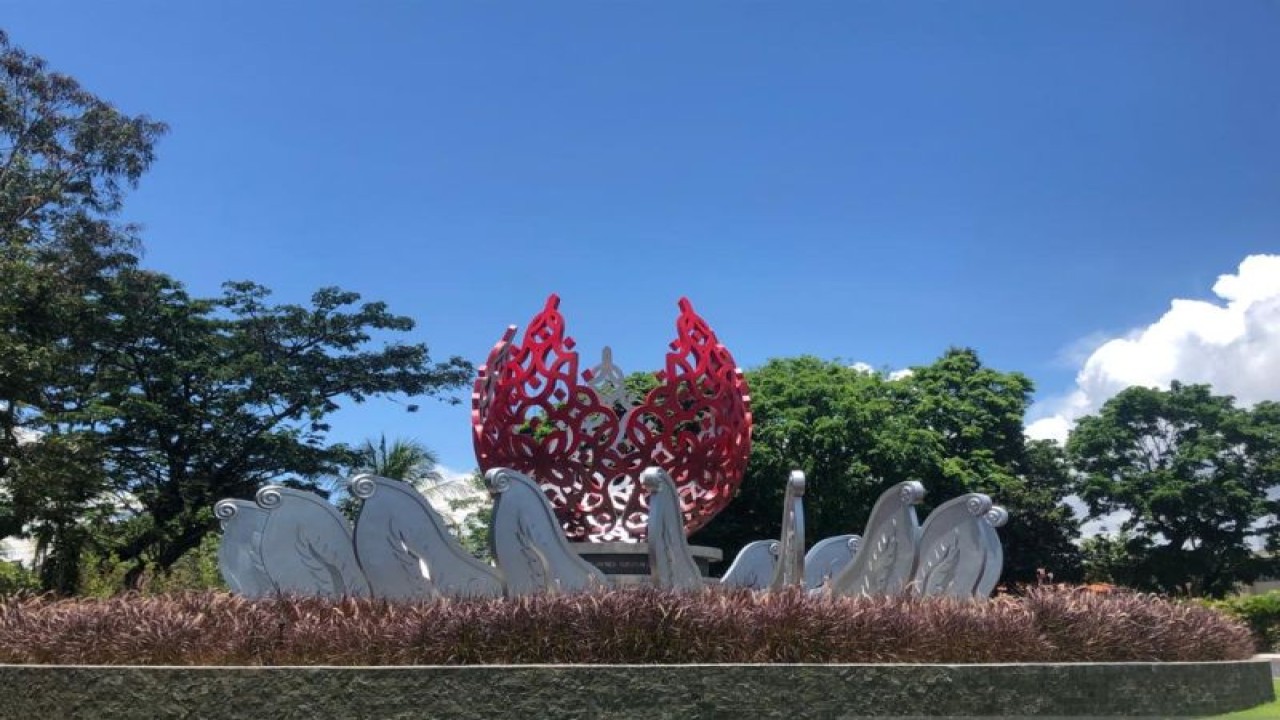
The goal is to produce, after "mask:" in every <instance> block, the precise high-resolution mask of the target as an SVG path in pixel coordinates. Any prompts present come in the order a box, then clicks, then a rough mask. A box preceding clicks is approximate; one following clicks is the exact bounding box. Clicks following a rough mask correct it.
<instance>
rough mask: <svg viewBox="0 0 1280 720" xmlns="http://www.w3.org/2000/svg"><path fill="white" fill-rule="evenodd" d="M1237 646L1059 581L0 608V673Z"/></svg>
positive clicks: (1204, 627) (1116, 652) (1208, 617)
mask: <svg viewBox="0 0 1280 720" xmlns="http://www.w3.org/2000/svg"><path fill="white" fill-rule="evenodd" d="M1251 654H1252V644H1251V642H1250V637H1249V633H1248V631H1247V630H1246V629H1245V628H1244V627H1243V626H1242V625H1240V624H1239V623H1237V622H1235V621H1233V620H1230V619H1229V618H1226V617H1225V616H1223V615H1221V614H1219V613H1217V612H1214V611H1212V610H1210V609H1208V608H1204V607H1200V606H1197V605H1193V604H1187V603H1177V602H1170V601H1167V600H1162V599H1158V598H1154V597H1151V596H1145V595H1125V596H1114V597H1113V596H1098V595H1088V594H1087V593H1082V592H1077V591H1065V590H1061V589H1055V588H1045V589H1037V590H1034V591H1032V592H1030V593H1029V594H1028V595H1027V596H1025V597H1021V598H1014V597H999V598H995V599H993V600H989V601H982V602H968V601H957V600H950V599H938V598H932V599H920V598H903V597H891V598H835V599H832V598H824V597H813V596H808V595H805V594H803V593H799V592H785V593H775V594H757V593H751V592H748V591H731V590H722V589H714V590H707V591H704V592H700V593H672V592H662V591H657V590H652V589H627V590H611V591H607V592H600V593H593V594H580V595H558V596H533V597H523V598H516V599H511V600H479V599H477V600H432V601H425V602H418V603H396V602H389V601H382V600H365V599H343V600H324V599H318V598H288V597H285V598H274V599H265V600H247V599H244V598H240V597H236V596H232V595H228V594H225V593H218V592H192V593H181V594H173V595H165V596H142V595H131V596H119V597H114V598H106V599H95V598H80V599H66V600H57V599H52V598H41V597H31V596H14V597H10V598H7V599H0V663H70V664H130V665H155V664H164V665H293V664H298V665H435V664H446V665H457V664H491V663H602V664H616V663H730V662H745V663H780V662H812V663H858V662H906V663H926V662H940V663H970V662H1059V661H1067V662H1075V661H1082V662H1083V661H1121V660H1151V661H1165V660H1228V659H1239V658H1246V657H1249V656H1250V655H1251Z"/></svg>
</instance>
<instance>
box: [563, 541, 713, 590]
mask: <svg viewBox="0 0 1280 720" xmlns="http://www.w3.org/2000/svg"><path fill="white" fill-rule="evenodd" d="M569 547H570V548H572V549H573V551H574V552H575V553H577V554H578V556H579V557H581V558H582V559H583V560H586V561H587V562H589V563H591V564H592V565H595V566H596V567H597V568H599V569H600V572H602V573H604V574H605V575H606V576H607V577H608V578H609V581H610V582H612V583H613V584H614V585H641V584H645V583H648V582H649V543H643V542H638V543H629V542H602V543H569ZM689 553H690V554H691V555H693V561H694V562H695V563H697V564H698V570H700V571H702V576H703V577H710V576H711V563H713V562H720V561H721V560H723V559H724V553H723V552H721V551H720V550H719V549H718V548H713V547H704V546H702V545H690V546H689Z"/></svg>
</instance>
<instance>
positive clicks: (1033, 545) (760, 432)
mask: <svg viewBox="0 0 1280 720" xmlns="http://www.w3.org/2000/svg"><path fill="white" fill-rule="evenodd" d="M747 380H748V383H749V385H750V387H751V398H752V414H753V416H754V432H753V440H752V454H751V461H750V464H749V465H748V468H747V472H746V475H745V476H744V479H743V482H742V486H741V487H740V488H739V492H738V496H737V498H736V499H735V500H734V501H733V503H731V504H730V505H729V507H728V508H726V510H725V511H724V512H722V513H721V514H720V515H719V516H718V517H717V518H716V520H714V521H713V522H712V523H711V524H710V525H709V526H708V527H707V528H706V529H704V530H703V531H702V532H700V533H699V534H698V535H697V536H696V537H695V538H694V540H695V541H696V542H704V543H707V544H711V545H716V546H719V547H722V548H724V549H725V551H726V552H727V553H732V552H736V551H737V549H738V548H739V547H741V546H742V545H744V544H745V543H747V542H749V541H751V540H756V539H760V538H764V537H776V536H777V534H778V532H779V522H780V516H781V507H782V495H783V487H784V481H785V479H786V477H787V474H788V472H789V471H790V470H791V469H800V470H803V471H804V472H805V474H806V476H807V478H808V483H807V484H806V489H805V513H806V518H805V520H806V532H807V534H808V536H809V541H810V542H813V541H816V540H820V539H822V538H823V537H828V536H831V535H837V534H842V533H850V532H860V531H861V530H862V527H861V526H862V524H863V523H864V522H865V521H866V519H867V516H868V515H869V514H870V512H871V507H872V505H873V504H874V503H875V500H876V498H877V497H879V495H880V493H881V492H883V491H884V489H885V488H887V487H889V486H890V485H892V484H894V483H897V482H901V481H904V480H920V481H922V482H924V484H925V487H926V488H928V495H927V496H926V502H925V505H924V507H923V508H922V509H923V510H925V511H927V510H928V509H930V508H931V507H933V506H935V505H936V504H938V503H940V502H942V501H945V500H947V499H949V498H951V497H954V496H955V495H956V494H958V493H961V492H969V491H979V492H987V493H989V494H991V495H992V497H993V498H994V499H995V501H996V502H997V503H998V504H1001V505H1003V506H1005V507H1006V508H1008V509H1009V511H1010V514H1011V516H1012V517H1011V519H1010V522H1009V525H1008V526H1006V527H1005V528H1003V529H1002V530H1001V534H1002V535H1004V536H1005V537H1006V548H1007V556H1006V559H1007V564H1006V568H1007V569H1006V572H1005V577H1006V579H1008V580H1010V581H1030V580H1033V579H1034V578H1035V577H1036V573H1037V570H1039V569H1041V568H1045V569H1047V570H1049V571H1051V572H1054V573H1055V574H1056V575H1057V576H1059V577H1062V578H1063V579H1071V578H1074V577H1078V576H1079V573H1080V567H1079V557H1078V552H1077V550H1076V548H1075V545H1074V544H1073V542H1072V541H1073V540H1074V539H1075V537H1076V534H1077V528H1076V526H1075V522H1074V519H1073V517H1072V514H1071V511H1070V509H1069V508H1067V507H1066V506H1065V505H1064V504H1063V499H1064V498H1065V497H1066V495H1067V494H1068V492H1069V476H1068V474H1067V472H1066V470H1065V466H1064V464H1063V462H1062V457H1061V455H1060V453H1059V452H1058V451H1057V450H1056V448H1055V447H1054V446H1052V445H1051V444H1045V443H1028V442H1027V440H1026V439H1025V437H1024V435H1023V432H1022V428H1023V425H1022V418H1023V415H1024V414H1025V412H1026V408H1027V404H1028V403H1029V400H1030V393H1031V390H1032V387H1031V382H1030V380H1028V379H1027V378H1026V377H1025V376H1023V375H1021V374H1019V373H1004V372H999V371H996V370H993V369H991V368H988V367H985V366H984V365H983V364H982V362H981V361H980V359H979V358H978V355H977V353H975V352H974V351H972V350H969V349H952V350H949V351H947V352H946V353H945V354H944V355H943V356H942V357H941V358H939V359H938V360H937V361H936V362H934V363H933V364H931V365H926V366H921V367H916V368H912V371H911V373H909V374H907V375H906V376H904V377H901V378H899V379H890V378H889V377H887V376H885V375H883V374H880V373H875V372H867V371H865V370H861V369H858V368H855V367H851V366H848V365H845V364H842V363H838V362H831V361H824V360H820V359H817V358H814V357H797V358H786V359H775V360H771V361H769V362H768V363H766V364H765V365H764V366H763V367H760V368H758V369H755V370H752V371H750V372H748V374H747Z"/></svg>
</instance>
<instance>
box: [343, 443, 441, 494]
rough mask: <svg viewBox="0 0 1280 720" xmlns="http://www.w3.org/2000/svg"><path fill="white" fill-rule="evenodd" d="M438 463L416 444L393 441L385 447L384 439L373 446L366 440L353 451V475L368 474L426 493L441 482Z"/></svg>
mask: <svg viewBox="0 0 1280 720" xmlns="http://www.w3.org/2000/svg"><path fill="white" fill-rule="evenodd" d="M439 462H440V459H439V457H437V456H436V454H435V452H433V451H432V450H431V448H429V447H427V446H426V445H424V444H423V443H421V442H418V441H417V440H411V439H408V438H396V439H395V440H393V441H392V442H391V444H390V445H388V444H387V436H386V435H382V436H379V438H378V441H377V442H376V443H375V442H374V441H373V440H365V441H364V444H363V445H361V446H360V447H359V448H358V449H357V450H356V459H355V463H354V465H353V467H352V470H353V472H352V474H353V475H354V474H358V473H371V474H373V475H377V476H379V477H384V478H391V479H392V480H403V481H405V482H407V483H409V484H410V485H413V486H414V487H416V488H418V489H419V490H425V489H427V488H429V487H430V486H431V485H433V484H435V483H438V482H440V481H442V480H443V479H444V476H443V475H441V474H440V470H439V468H438V467H437V465H438V464H439Z"/></svg>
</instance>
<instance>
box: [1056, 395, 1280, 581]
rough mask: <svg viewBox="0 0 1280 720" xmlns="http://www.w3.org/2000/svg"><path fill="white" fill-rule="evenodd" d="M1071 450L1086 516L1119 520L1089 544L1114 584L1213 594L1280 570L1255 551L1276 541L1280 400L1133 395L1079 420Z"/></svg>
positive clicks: (1278, 530)
mask: <svg viewBox="0 0 1280 720" xmlns="http://www.w3.org/2000/svg"><path fill="white" fill-rule="evenodd" d="M1067 449H1068V451H1069V453H1070V455H1071V459H1072V462H1073V464H1074V466H1075V467H1076V468H1077V470H1078V471H1079V472H1080V473H1081V474H1082V477H1081V481H1080V491H1079V494H1080V497H1081V498H1082V499H1083V500H1084V501H1085V502H1086V503H1087V504H1088V506H1089V511H1090V517H1092V518H1100V517H1106V516H1110V515H1111V514H1113V513H1121V514H1122V515H1121V517H1122V518H1123V520H1122V524H1121V531H1122V534H1121V535H1120V536H1119V537H1118V538H1114V539H1110V540H1108V541H1102V542H1100V543H1095V544H1094V546H1093V548H1092V549H1093V550H1094V551H1095V552H1096V554H1097V556H1098V557H1099V558H1100V559H1107V562H1108V563H1109V567H1110V568H1111V571H1110V572H1111V574H1112V576H1113V577H1112V578H1111V579H1113V580H1116V581H1118V582H1121V583H1123V584H1125V585H1130V586H1133V587H1138V588H1143V589H1149V590H1159V591H1163V592H1182V593H1191V594H1194V595H1215V596H1217V595H1223V594H1226V593H1229V592H1231V591H1232V590H1234V589H1235V588H1236V586H1237V585H1238V584H1239V583H1243V582H1250V581H1252V580H1255V579H1257V578H1258V577H1259V576H1260V575H1262V574H1263V573H1267V572H1275V571H1276V570H1278V569H1280V566H1278V565H1277V562H1276V559H1275V558H1274V556H1272V555H1270V554H1263V553H1260V552H1259V551H1260V550H1264V549H1265V550H1267V551H1269V552H1270V553H1274V551H1275V550H1277V546H1278V544H1280V521H1277V519H1276V513H1277V509H1280V508H1278V507H1277V500H1276V497H1275V495H1276V491H1277V488H1278V486H1280V404H1278V403H1274V402H1264V403H1260V404H1259V405H1257V406H1256V407H1254V408H1253V409H1251V410H1250V409H1242V408H1238V407H1236V405H1235V401H1234V399H1233V398H1231V397H1229V396H1223V395H1214V394H1213V393H1212V391H1211V389H1210V388H1209V387H1208V386H1206V385H1184V384H1181V383H1177V382H1175V383H1173V384H1172V385H1171V386H1170V388H1169V390H1157V389H1152V388H1143V387H1131V388H1129V389H1127V390H1124V391H1123V392H1121V393H1119V394H1118V395H1116V396H1115V397H1113V398H1112V399H1111V400H1109V401H1108V402H1107V403H1106V404H1105V405H1103V407H1102V410H1101V411H1100V412H1099V413H1098V414H1097V415H1093V416H1090V417H1086V418H1083V419H1081V420H1080V421H1079V423H1078V424H1077V425H1076V427H1075V429H1074V430H1073V431H1072V433H1071V435H1070V438H1069V439H1068V441H1067ZM1117 553H1118V554H1119V555H1120V559H1117V558H1116V557H1115V555H1116V554H1117Z"/></svg>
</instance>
